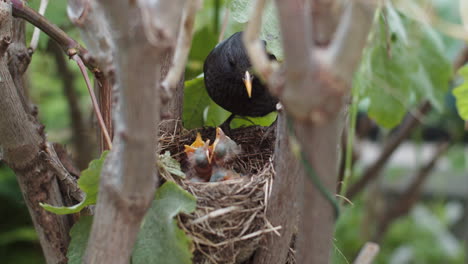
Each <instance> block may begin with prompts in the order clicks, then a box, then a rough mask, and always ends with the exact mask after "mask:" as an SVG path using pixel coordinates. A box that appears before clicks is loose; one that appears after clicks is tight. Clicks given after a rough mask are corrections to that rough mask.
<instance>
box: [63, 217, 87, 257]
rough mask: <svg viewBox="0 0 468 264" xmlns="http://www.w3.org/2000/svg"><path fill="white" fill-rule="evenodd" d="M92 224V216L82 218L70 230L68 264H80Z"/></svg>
mask: <svg viewBox="0 0 468 264" xmlns="http://www.w3.org/2000/svg"><path fill="white" fill-rule="evenodd" d="M92 223H93V217H92V216H82V217H80V220H79V221H78V222H76V223H75V224H74V225H73V227H72V229H71V230H70V237H71V241H70V245H69V246H68V252H67V258H68V264H81V259H82V258H83V255H84V253H85V250H86V245H87V243H88V238H89V233H90V231H91V225H92Z"/></svg>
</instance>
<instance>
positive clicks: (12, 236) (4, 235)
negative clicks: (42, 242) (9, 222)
mask: <svg viewBox="0 0 468 264" xmlns="http://www.w3.org/2000/svg"><path fill="white" fill-rule="evenodd" d="M37 240H38V237H37V232H36V230H35V229H34V227H32V226H22V227H16V228H14V229H13V230H5V229H4V230H3V231H2V232H0V247H5V246H7V245H9V244H13V243H18V242H35V241H37Z"/></svg>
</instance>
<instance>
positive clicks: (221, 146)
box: [210, 127, 241, 167]
mask: <svg viewBox="0 0 468 264" xmlns="http://www.w3.org/2000/svg"><path fill="white" fill-rule="evenodd" d="M212 151H213V153H212V154H211V158H210V160H211V162H212V163H214V164H216V165H217V166H221V167H223V166H225V165H226V164H229V163H230V162H231V161H233V160H234V158H236V157H237V155H239V154H240V152H241V147H240V146H239V145H237V144H236V142H234V140H232V139H231V138H230V137H228V136H226V134H224V132H223V130H222V129H221V128H219V127H217V128H216V139H215V141H214V143H213V150H212Z"/></svg>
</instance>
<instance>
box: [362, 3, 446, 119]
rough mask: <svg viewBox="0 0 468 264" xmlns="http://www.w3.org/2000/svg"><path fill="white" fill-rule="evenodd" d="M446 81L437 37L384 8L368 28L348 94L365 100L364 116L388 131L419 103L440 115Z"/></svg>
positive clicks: (390, 8)
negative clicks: (353, 94) (371, 29)
mask: <svg viewBox="0 0 468 264" xmlns="http://www.w3.org/2000/svg"><path fill="white" fill-rule="evenodd" d="M451 77H452V66H451V63H450V61H449V60H448V58H447V57H446V55H445V46H444V43H443V41H442V39H441V37H440V35H438V33H436V32H435V31H433V30H432V29H431V28H430V27H428V26H427V25H422V24H420V23H418V22H414V21H411V20H409V19H407V18H405V17H402V16H401V15H400V14H399V13H398V12H396V11H395V10H394V9H393V8H392V6H391V5H390V4H388V5H387V8H386V9H385V11H384V12H383V13H382V14H381V16H380V17H379V19H378V21H377V23H376V24H375V25H374V27H373V31H372V32H371V37H370V41H369V46H368V47H367V48H366V50H365V52H364V56H363V59H362V63H361V66H360V68H359V70H358V72H357V74H356V78H355V81H354V84H353V89H355V91H354V92H355V93H357V94H358V95H359V97H360V98H361V99H365V98H369V99H370V100H369V108H368V114H369V116H370V117H371V118H373V119H374V120H376V122H377V123H378V124H380V125H381V126H384V127H386V128H392V127H394V126H396V125H398V124H399V123H400V122H401V120H402V118H403V117H404V115H405V113H406V112H407V111H408V110H410V109H411V108H412V107H415V106H416V105H417V104H419V103H420V102H421V101H422V100H423V99H427V100H429V101H430V102H431V103H432V105H433V106H434V108H435V109H437V110H439V111H441V110H442V108H443V99H444V94H445V92H446V91H447V90H448V83H449V80H450V79H451Z"/></svg>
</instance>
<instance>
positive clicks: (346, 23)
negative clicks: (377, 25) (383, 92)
mask: <svg viewBox="0 0 468 264" xmlns="http://www.w3.org/2000/svg"><path fill="white" fill-rule="evenodd" d="M370 5H372V6H370ZM374 5H376V4H374V3H372V4H368V3H364V1H359V0H353V1H348V3H347V4H346V9H345V11H344V13H343V15H342V18H341V21H340V24H339V26H338V29H337V30H336V33H335V37H334V39H333V41H332V43H331V45H330V47H329V48H328V50H327V53H328V55H329V60H330V61H329V64H330V69H331V70H332V71H333V73H334V74H335V75H337V76H339V77H340V78H341V79H343V80H344V81H346V82H348V83H351V82H352V80H353V76H354V69H355V68H356V67H357V66H358V65H359V62H360V61H361V56H362V51H363V50H364V47H365V45H366V42H367V35H368V34H369V31H370V29H371V27H372V24H373V23H372V22H373V19H374V13H375V12H374V10H375V8H374V7H373V6H374Z"/></svg>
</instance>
